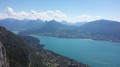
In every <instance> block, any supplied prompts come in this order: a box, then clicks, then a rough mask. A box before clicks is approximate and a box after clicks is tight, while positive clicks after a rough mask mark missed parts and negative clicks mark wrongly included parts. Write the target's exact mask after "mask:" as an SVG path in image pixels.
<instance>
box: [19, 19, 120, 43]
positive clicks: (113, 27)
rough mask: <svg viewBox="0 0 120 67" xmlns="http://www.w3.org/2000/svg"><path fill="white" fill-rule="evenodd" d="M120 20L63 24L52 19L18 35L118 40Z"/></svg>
mask: <svg viewBox="0 0 120 67" xmlns="http://www.w3.org/2000/svg"><path fill="white" fill-rule="evenodd" d="M119 30H120V22H117V21H110V20H97V21H91V22H88V23H86V24H84V25H81V26H69V25H67V26H65V25H64V24H60V23H57V22H54V24H53V21H51V22H49V24H45V25H44V26H42V27H41V28H36V29H35V31H34V30H26V31H23V32H20V35H31V34H37V35H47V36H56V37H65V38H90V39H95V40H107V41H115V42H120V37H119V36H120V32H119Z"/></svg>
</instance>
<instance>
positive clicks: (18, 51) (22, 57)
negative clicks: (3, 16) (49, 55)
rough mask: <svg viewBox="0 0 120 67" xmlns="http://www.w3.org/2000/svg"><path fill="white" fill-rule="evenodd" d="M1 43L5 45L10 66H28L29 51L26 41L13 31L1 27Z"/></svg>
mask: <svg viewBox="0 0 120 67" xmlns="http://www.w3.org/2000/svg"><path fill="white" fill-rule="evenodd" d="M0 43H1V46H2V45H3V46H2V47H4V50H3V51H4V52H5V53H4V52H3V53H4V54H6V58H7V61H8V63H9V66H10V67H28V65H29V57H28V56H29V53H28V49H27V46H26V44H25V43H24V41H22V40H21V39H20V38H19V37H18V36H17V35H15V34H13V33H12V32H10V31H8V30H6V29H5V28H3V27H0ZM4 56H5V55H4ZM5 63H6V61H5Z"/></svg>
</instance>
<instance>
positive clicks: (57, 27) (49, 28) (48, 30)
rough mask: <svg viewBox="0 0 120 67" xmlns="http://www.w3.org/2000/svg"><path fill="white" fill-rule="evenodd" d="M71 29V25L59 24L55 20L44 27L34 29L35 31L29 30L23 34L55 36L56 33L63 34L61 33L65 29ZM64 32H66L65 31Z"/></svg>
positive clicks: (46, 23)
mask: <svg viewBox="0 0 120 67" xmlns="http://www.w3.org/2000/svg"><path fill="white" fill-rule="evenodd" d="M68 27H69V25H64V24H62V23H59V22H57V21H55V20H52V21H48V22H45V24H44V25H42V26H41V27H37V28H33V29H29V30H26V31H23V32H22V35H23V34H24V32H25V34H24V35H26V34H34V33H36V34H41V35H42V34H43V35H44V34H47V35H54V34H55V33H61V31H63V30H64V29H67V28H68ZM63 32H64V31H63Z"/></svg>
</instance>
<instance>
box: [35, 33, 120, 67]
mask: <svg viewBox="0 0 120 67" xmlns="http://www.w3.org/2000/svg"><path fill="white" fill-rule="evenodd" d="M33 36H34V37H37V38H39V39H40V41H41V43H42V44H44V45H45V47H44V48H45V49H48V50H51V51H54V52H56V53H58V54H61V55H64V56H66V57H69V58H71V59H74V60H76V61H79V62H82V63H85V64H88V65H90V66H91V67H118V66H120V43H115V42H108V41H96V40H91V39H66V38H56V37H49V36H36V35H33Z"/></svg>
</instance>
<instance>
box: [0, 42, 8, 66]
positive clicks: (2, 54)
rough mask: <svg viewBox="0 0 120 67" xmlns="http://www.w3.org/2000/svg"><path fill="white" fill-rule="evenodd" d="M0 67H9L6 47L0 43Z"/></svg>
mask: <svg viewBox="0 0 120 67" xmlns="http://www.w3.org/2000/svg"><path fill="white" fill-rule="evenodd" d="M0 67H9V63H8V61H7V57H6V50H5V47H4V46H3V45H2V44H1V43H0Z"/></svg>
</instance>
